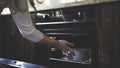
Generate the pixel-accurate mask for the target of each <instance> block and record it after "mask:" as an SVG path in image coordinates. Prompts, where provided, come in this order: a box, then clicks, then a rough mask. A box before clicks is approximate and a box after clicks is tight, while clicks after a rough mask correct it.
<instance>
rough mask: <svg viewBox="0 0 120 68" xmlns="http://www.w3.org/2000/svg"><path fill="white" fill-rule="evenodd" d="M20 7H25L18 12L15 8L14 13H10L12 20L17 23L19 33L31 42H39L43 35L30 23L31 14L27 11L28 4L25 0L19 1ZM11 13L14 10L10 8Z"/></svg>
mask: <svg viewBox="0 0 120 68" xmlns="http://www.w3.org/2000/svg"><path fill="white" fill-rule="evenodd" d="M19 5H20V7H21V8H23V9H25V8H27V9H26V10H27V11H25V12H20V11H18V10H17V12H16V13H15V14H12V17H13V20H14V22H15V24H16V25H17V27H18V29H19V31H20V33H21V34H22V36H23V37H24V38H26V39H28V40H30V41H32V42H35V43H37V42H39V41H40V40H41V39H42V38H43V37H44V34H43V33H42V32H40V31H39V30H37V29H36V28H35V26H34V25H33V23H32V19H31V15H30V13H29V11H28V5H27V1H26V0H21V1H20V2H19ZM10 10H11V13H12V12H14V10H13V9H10Z"/></svg>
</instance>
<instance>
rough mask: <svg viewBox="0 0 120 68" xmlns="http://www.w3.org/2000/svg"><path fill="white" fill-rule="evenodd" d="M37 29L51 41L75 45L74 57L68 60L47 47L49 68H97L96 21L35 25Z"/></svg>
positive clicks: (58, 51)
mask: <svg viewBox="0 0 120 68" xmlns="http://www.w3.org/2000/svg"><path fill="white" fill-rule="evenodd" d="M36 27H37V29H39V30H40V31H43V32H44V33H45V34H46V35H48V36H49V37H50V38H52V39H56V40H67V41H70V42H72V43H74V44H75V46H73V47H72V48H73V49H74V52H75V56H73V59H72V60H68V58H66V57H65V56H64V55H63V54H62V53H61V51H60V50H58V49H56V48H54V47H49V59H50V67H51V68H64V66H68V68H73V67H74V66H75V67H76V66H77V67H78V68H80V67H82V68H97V66H98V44H97V29H98V24H97V21H65V22H49V23H36ZM77 67H76V68H77Z"/></svg>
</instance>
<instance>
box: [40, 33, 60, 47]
mask: <svg viewBox="0 0 120 68" xmlns="http://www.w3.org/2000/svg"><path fill="white" fill-rule="evenodd" d="M38 44H44V45H46V46H52V47H56V48H57V45H58V44H59V41H58V40H54V39H51V38H49V37H48V36H46V35H44V37H43V39H41V40H40V41H39V42H38Z"/></svg>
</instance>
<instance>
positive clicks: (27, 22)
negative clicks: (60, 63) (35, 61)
mask: <svg viewBox="0 0 120 68" xmlns="http://www.w3.org/2000/svg"><path fill="white" fill-rule="evenodd" d="M18 6H19V8H20V9H26V11H25V12H20V11H19V10H17V12H16V13H15V14H13V15H12V17H13V20H14V21H15V24H16V25H17V27H18V29H19V31H20V33H21V34H22V36H23V37H24V38H26V39H28V40H30V41H32V42H34V43H42V44H45V45H47V46H53V47H56V48H58V49H60V50H61V51H62V52H63V54H65V55H66V56H68V57H71V55H72V54H71V53H73V51H72V49H71V48H70V47H69V46H72V45H73V44H72V43H70V42H68V41H65V40H62V41H58V40H54V39H50V38H49V37H48V36H45V35H44V34H43V33H42V32H40V31H39V30H37V29H36V28H35V26H34V25H33V23H32V20H31V16H30V13H29V11H28V5H27V1H26V0H19V4H18ZM11 12H14V10H12V9H11ZM70 52H71V53H70Z"/></svg>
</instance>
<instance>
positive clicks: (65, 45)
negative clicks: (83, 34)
mask: <svg viewBox="0 0 120 68" xmlns="http://www.w3.org/2000/svg"><path fill="white" fill-rule="evenodd" d="M58 42H59V43H58V44H57V48H58V49H60V50H61V51H62V53H63V54H64V55H65V56H66V57H67V58H68V59H69V60H70V59H72V58H73V57H72V56H74V51H73V50H72V49H71V48H70V46H74V44H72V43H70V42H68V41H66V40H59V41H58Z"/></svg>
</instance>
